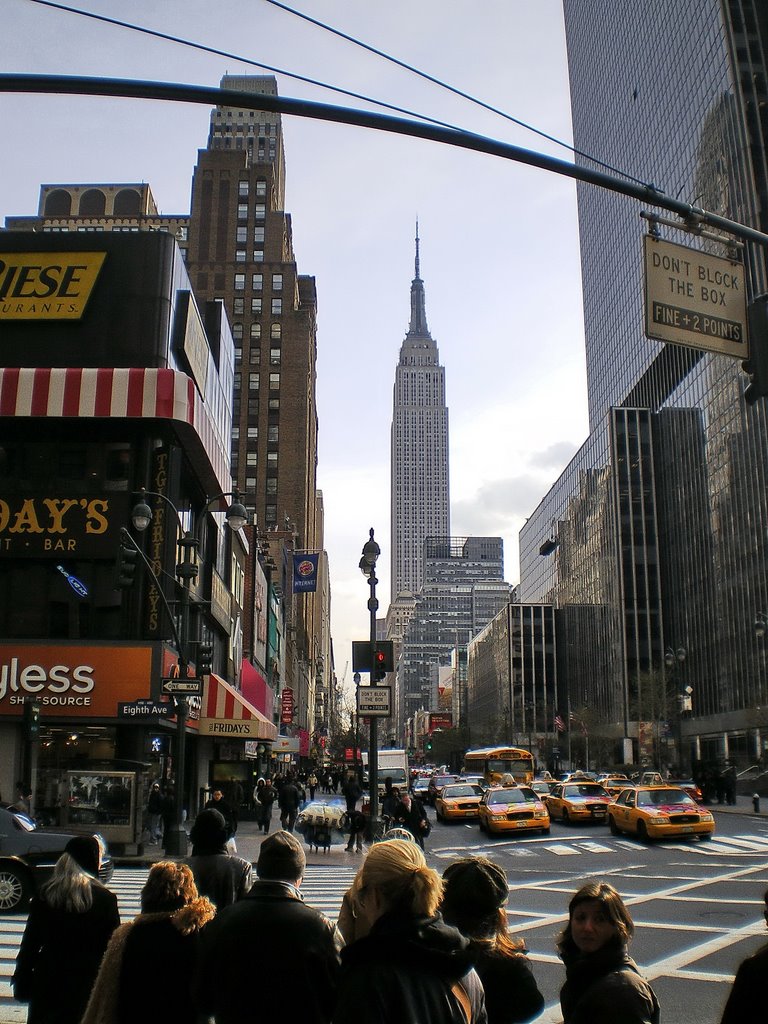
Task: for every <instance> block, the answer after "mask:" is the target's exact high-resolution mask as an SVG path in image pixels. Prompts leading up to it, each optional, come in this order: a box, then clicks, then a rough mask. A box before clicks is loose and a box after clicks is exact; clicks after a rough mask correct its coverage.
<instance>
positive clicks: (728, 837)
mask: <svg viewBox="0 0 768 1024" xmlns="http://www.w3.org/2000/svg"><path fill="white" fill-rule="evenodd" d="M715 814H716V820H717V833H716V835H715V837H714V839H713V840H711V841H709V842H701V841H700V840H698V839H684V840H676V841H667V842H663V843H652V844H643V843H640V842H637V841H635V840H634V839H630V838H627V837H620V838H616V837H613V836H611V835H610V833H609V831H608V828H607V826H603V825H599V826H591V825H590V826H586V827H579V826H570V827H569V826H564V825H561V824H559V823H553V824H552V831H551V833H550V835H549V836H531V837H528V838H525V837H522V836H519V835H513V836H512V837H510V838H507V837H506V836H504V837H494V838H489V837H487V836H484V835H482V834H481V833H480V831H479V829H478V827H477V825H475V824H473V825H470V824H465V823H460V824H454V825H439V824H435V825H434V827H433V830H432V833H431V835H430V837H429V840H428V846H429V850H428V859H429V860H430V863H431V864H432V865H433V866H434V867H435V868H437V869H438V870H442V869H443V868H444V867H445V866H446V865H447V864H448V863H450V861H451V860H453V859H454V858H456V857H458V856H468V855H471V854H478V853H482V854H484V855H485V856H488V857H490V858H491V859H492V860H494V861H496V862H497V863H499V864H501V865H502V866H503V867H504V869H505V870H506V871H507V875H508V877H509V882H510V890H511V891H510V899H509V908H508V914H509V920H510V925H511V928H512V930H513V931H514V932H516V933H518V934H520V935H521V936H523V937H524V938H525V941H526V944H527V946H528V949H529V954H530V958H531V960H532V963H533V969H534V973H535V975H536V978H537V981H538V983H539V988H540V989H541V991H542V992H543V993H544V996H545V999H546V1005H547V1009H546V1010H545V1012H544V1014H543V1015H542V1016H541V1017H540V1018H538V1019H539V1020H540V1021H542V1022H554V1021H559V1020H561V1019H562V1018H561V1015H560V1009H559V1003H558V992H559V989H560V986H561V984H562V983H563V980H564V968H563V966H562V963H561V962H560V960H559V959H558V957H557V954H556V951H555V940H556V936H557V934H558V933H559V931H560V930H561V928H562V927H563V924H564V923H565V920H566V909H567V905H568V900H569V899H570V897H571V896H572V895H573V893H574V892H575V891H576V890H577V889H578V888H579V887H580V886H581V885H583V884H584V883H585V882H587V881H593V880H602V881H606V882H609V883H610V884H611V885H613V886H615V888H616V889H618V890H619V892H620V893H621V894H622V896H623V898H624V900H625V902H626V904H627V906H628V907H629V908H630V913H631V914H632V917H633V919H634V921H635V925H636V933H635V938H634V941H633V943H632V946H631V949H630V952H631V954H632V956H633V957H634V958H635V960H636V961H637V963H638V964H639V966H640V967H641V969H642V970H643V973H644V974H645V976H646V977H647V978H648V980H649V981H650V982H651V984H652V985H653V988H654V990H655V992H656V994H657V996H658V998H659V1002H660V1004H661V1011H662V1013H661V1019H662V1021H663V1022H664V1024H692V1022H695V1024H719V1021H720V1016H721V1013H722V1009H723V1006H724V1004H725V1000H726V999H727V996H728V992H729V989H730V984H731V982H732V980H733V975H734V973H735V971H736V968H737V967H738V965H739V963H740V962H741V960H742V959H743V958H744V957H745V956H748V955H749V954H750V953H753V952H754V951H755V950H756V949H758V948H759V947H760V946H761V945H762V944H763V943H764V942H766V941H768V932H766V927H765V923H764V921H763V915H762V910H763V893H764V892H765V890H766V889H767V888H768V819H765V818H753V817H751V816H749V815H746V814H733V813H728V812H719V811H718V809H717V808H715Z"/></svg>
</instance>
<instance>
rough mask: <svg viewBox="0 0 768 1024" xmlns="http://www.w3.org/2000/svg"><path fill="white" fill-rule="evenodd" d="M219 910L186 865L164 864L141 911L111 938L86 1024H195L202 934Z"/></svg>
mask: <svg viewBox="0 0 768 1024" xmlns="http://www.w3.org/2000/svg"><path fill="white" fill-rule="evenodd" d="M215 913H216V908H215V907H214V906H213V904H212V903H211V901H210V900H209V899H207V898H206V897H205V896H200V895H198V892H197V888H196V886H195V880H194V878H193V877H192V870H191V869H190V867H189V866H188V865H187V864H176V863H174V862H173V861H167V860H161V861H159V862H158V863H157V864H153V865H152V867H151V868H150V869H149V877H148V878H147V881H146V882H145V884H144V888H143V889H142V890H141V913H140V914H139V916H138V917H136V918H135V919H134V920H133V921H131V922H130V923H129V924H123V925H121V926H120V927H119V928H118V929H117V931H116V932H115V933H114V934H113V935H112V938H111V939H110V941H109V945H108V946H107V951H106V953H105V954H104V959H103V960H102V962H101V968H100V970H99V974H98V977H97V979H96V984H95V985H94V987H93V991H92V993H91V998H90V1000H89V1002H88V1008H87V1010H86V1011H85V1016H84V1017H83V1019H82V1024H124V1022H128V1021H147V1022H148V1024H149V1022H152V1024H190V1022H191V1021H195V1020H197V1019H198V1018H197V1016H196V1014H197V1006H196V1004H195V1002H194V1001H193V998H192V979H193V978H194V977H195V972H196V970H197V963H198V942H199V939H200V932H201V930H202V928H203V925H205V924H206V923H207V922H208V921H210V920H212V918H213V917H214V915H215Z"/></svg>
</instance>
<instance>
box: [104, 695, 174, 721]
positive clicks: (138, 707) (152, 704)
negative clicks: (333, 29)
mask: <svg viewBox="0 0 768 1024" xmlns="http://www.w3.org/2000/svg"><path fill="white" fill-rule="evenodd" d="M171 711H173V708H172V707H171V705H170V704H162V703H161V702H160V701H155V700H144V699H141V700H130V701H122V700H121V701H119V702H118V705H117V714H118V717H119V718H149V717H150V716H153V715H159V716H160V717H161V718H167V717H168V715H169V714H170V713H171Z"/></svg>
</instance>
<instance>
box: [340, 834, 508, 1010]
mask: <svg viewBox="0 0 768 1024" xmlns="http://www.w3.org/2000/svg"><path fill="white" fill-rule="evenodd" d="M442 888H443V885H442V882H441V880H440V876H439V875H438V874H437V872H436V871H434V870H433V869H432V868H430V867H428V866H427V863H426V861H425V860H424V854H423V853H422V852H421V850H420V849H419V848H418V846H417V845H416V844H415V843H413V842H409V841H406V840H403V839H388V840H385V841H384V842H381V843H376V844H375V845H374V846H372V847H371V848H370V850H369V851H368V855H367V856H366V858H365V860H364V861H363V864H362V867H361V868H360V870H359V871H358V872H357V875H356V876H355V881H354V883H353V885H352V912H353V914H354V915H355V916H356V917H357V918H362V919H363V928H366V927H367V928H368V929H369V931H368V933H367V934H366V935H364V936H363V937H362V938H359V939H356V940H355V941H354V942H352V943H351V944H350V945H348V946H345V947H344V949H343V950H342V952H341V962H342V974H341V981H340V984H339V998H338V1002H337V1004H336V1010H335V1011H334V1014H333V1024H388V1022H391V1021H402V1022H406V1021H429V1024H467V1022H470V1021H471V1022H472V1024H487V1020H488V1018H487V1016H486V1012H485V1002H484V997H483V987H482V985H481V984H480V979H479V978H478V976H477V974H476V973H475V971H474V970H472V953H471V951H470V944H469V941H468V940H467V939H465V938H464V936H463V935H461V934H460V932H459V931H458V930H457V929H456V928H452V927H449V926H448V925H446V924H445V923H444V921H443V920H442V918H441V917H440V915H439V913H438V912H437V911H438V904H439V903H440V897H441V894H442Z"/></svg>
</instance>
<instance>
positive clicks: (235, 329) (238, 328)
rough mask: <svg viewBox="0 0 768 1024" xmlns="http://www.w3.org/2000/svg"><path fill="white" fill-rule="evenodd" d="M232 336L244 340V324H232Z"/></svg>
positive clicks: (236, 339) (237, 339)
mask: <svg viewBox="0 0 768 1024" xmlns="http://www.w3.org/2000/svg"><path fill="white" fill-rule="evenodd" d="M232 338H233V339H234V340H235V341H242V340H243V325H242V324H232Z"/></svg>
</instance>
